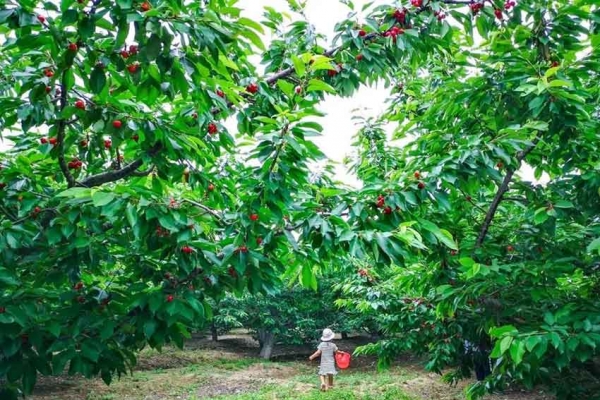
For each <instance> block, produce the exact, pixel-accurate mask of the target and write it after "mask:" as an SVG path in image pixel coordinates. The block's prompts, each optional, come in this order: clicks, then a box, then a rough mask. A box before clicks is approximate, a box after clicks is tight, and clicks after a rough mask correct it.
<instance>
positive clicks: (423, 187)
mask: <svg viewBox="0 0 600 400" xmlns="http://www.w3.org/2000/svg"><path fill="white" fill-rule="evenodd" d="M417 187H418V188H419V189H425V184H424V183H423V182H419V184H418V185H417Z"/></svg>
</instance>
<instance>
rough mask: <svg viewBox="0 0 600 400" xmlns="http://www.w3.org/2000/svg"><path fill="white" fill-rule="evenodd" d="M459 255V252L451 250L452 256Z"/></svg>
mask: <svg viewBox="0 0 600 400" xmlns="http://www.w3.org/2000/svg"><path fill="white" fill-rule="evenodd" d="M457 254H458V251H456V250H450V255H452V256H455V255H457Z"/></svg>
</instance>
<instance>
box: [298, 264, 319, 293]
mask: <svg viewBox="0 0 600 400" xmlns="http://www.w3.org/2000/svg"><path fill="white" fill-rule="evenodd" d="M300 277H301V278H300V282H301V283H302V286H304V287H309V288H312V289H313V290H317V278H316V276H315V274H314V272H313V269H312V267H311V266H310V265H308V264H304V265H303V266H302V274H301V275H300Z"/></svg>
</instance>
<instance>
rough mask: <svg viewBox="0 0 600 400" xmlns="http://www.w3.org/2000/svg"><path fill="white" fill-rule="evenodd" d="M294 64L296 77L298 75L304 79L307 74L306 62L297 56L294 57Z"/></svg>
mask: <svg viewBox="0 0 600 400" xmlns="http://www.w3.org/2000/svg"><path fill="white" fill-rule="evenodd" d="M292 62H293V63H294V69H295V70H296V75H298V77H299V78H302V77H303V76H304V73H305V72H306V66H305V65H304V62H303V61H302V60H301V59H300V58H298V56H296V55H292Z"/></svg>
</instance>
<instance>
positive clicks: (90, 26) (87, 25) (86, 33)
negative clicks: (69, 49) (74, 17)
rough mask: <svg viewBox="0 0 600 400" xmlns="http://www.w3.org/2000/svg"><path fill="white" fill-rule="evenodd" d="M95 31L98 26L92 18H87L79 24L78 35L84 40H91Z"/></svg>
mask: <svg viewBox="0 0 600 400" xmlns="http://www.w3.org/2000/svg"><path fill="white" fill-rule="evenodd" d="M95 30H96V24H95V23H94V21H93V20H92V19H91V18H88V17H85V18H83V19H82V20H81V21H80V22H79V30H78V33H79V35H80V36H81V38H82V39H83V40H87V39H89V38H91V37H92V35H93V34H94V31H95Z"/></svg>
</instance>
